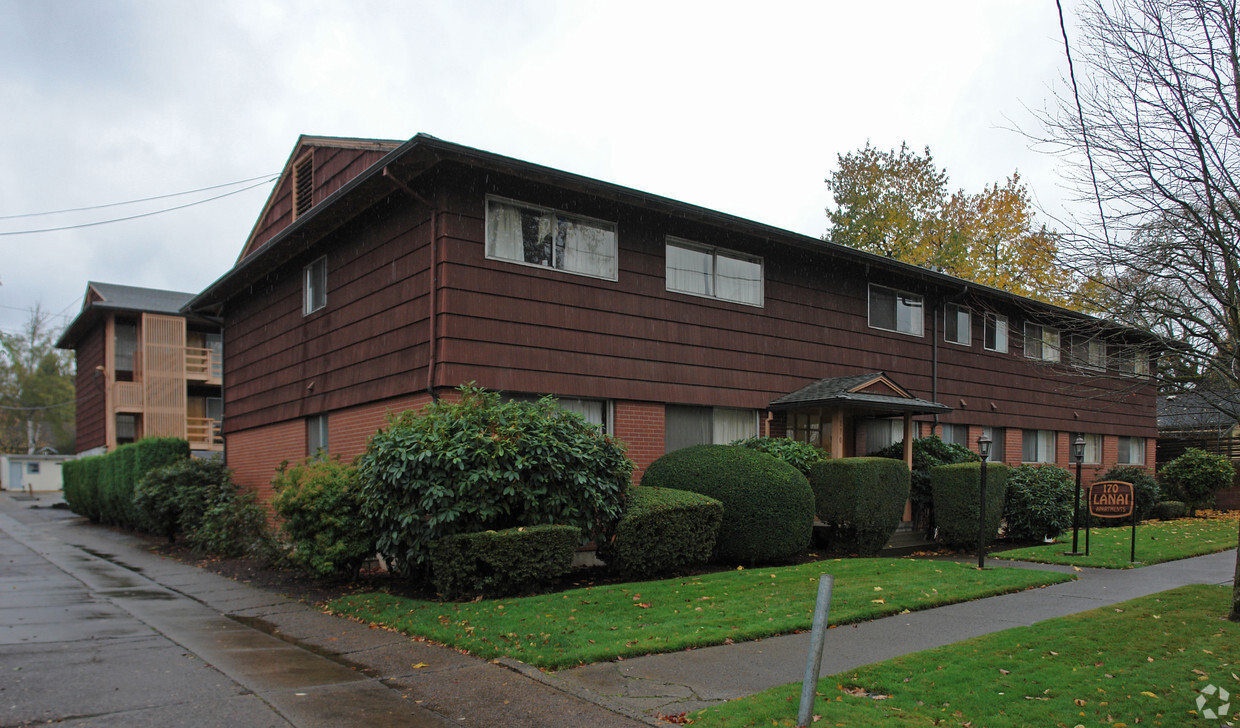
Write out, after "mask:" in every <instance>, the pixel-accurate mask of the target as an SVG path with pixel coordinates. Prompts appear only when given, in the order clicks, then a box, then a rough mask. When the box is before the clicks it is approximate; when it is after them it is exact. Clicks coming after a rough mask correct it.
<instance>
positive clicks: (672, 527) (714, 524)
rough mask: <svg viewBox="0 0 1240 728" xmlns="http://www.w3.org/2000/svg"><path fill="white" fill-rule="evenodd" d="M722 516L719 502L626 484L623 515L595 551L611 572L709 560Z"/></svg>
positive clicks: (654, 570)
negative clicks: (626, 492) (626, 498)
mask: <svg viewBox="0 0 1240 728" xmlns="http://www.w3.org/2000/svg"><path fill="white" fill-rule="evenodd" d="M722 521H723V504H722V503H720V502H719V501H717V500H715V499H714V498H711V497H709V496H705V495H702V494H700V493H690V492H689V491H687V490H673V489H671V488H647V487H645V486H641V485H635V486H633V487H631V488H629V495H628V502H627V503H625V505H624V515H623V516H621V517H620V521H619V522H618V523H617V524H616V529H615V533H614V534H613V535H612V537H611V538H610V539H607V540H606V541H604V542H603V543H601V544H599V547H598V557H599V558H600V559H602V560H603V561H605V562H606V563H607V566H608V568H610V569H612V570H613V571H615V572H616V573H619V574H622V575H624V576H631V577H644V576H653V575H655V574H661V573H665V572H669V571H675V570H677V569H683V568H686V567H690V566H697V565H699V564H704V563H706V562H707V561H710V556H711V554H712V553H713V552H714V549H715V540H716V539H717V538H718V536H719V525H720V524H721V523H722Z"/></svg>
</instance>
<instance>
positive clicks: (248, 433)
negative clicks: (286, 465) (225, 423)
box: [224, 420, 306, 502]
mask: <svg viewBox="0 0 1240 728" xmlns="http://www.w3.org/2000/svg"><path fill="white" fill-rule="evenodd" d="M224 447H225V450H224V451H225V453H226V454H227V458H228V459H227V462H228V467H229V468H232V471H233V479H234V480H235V481H236V483H237V484H238V485H240V486H241V487H242V488H244V489H246V490H252V491H254V492H256V493H258V497H259V498H260V499H261V500H263V501H264V502H266V501H269V500H271V498H272V496H273V495H274V493H272V490H271V478H272V476H273V475H275V473H276V469H277V468H279V467H280V463H281V462H283V461H285V460H288V461H290V462H292V461H297V460H300V459H302V458H304V457H305V456H306V423H305V420H289V421H286V422H280V423H277V424H274V425H267V426H266V427H256V428H254V429H251V430H243V431H241V432H233V433H229V434H228V435H227V436H226V437H225V443H224Z"/></svg>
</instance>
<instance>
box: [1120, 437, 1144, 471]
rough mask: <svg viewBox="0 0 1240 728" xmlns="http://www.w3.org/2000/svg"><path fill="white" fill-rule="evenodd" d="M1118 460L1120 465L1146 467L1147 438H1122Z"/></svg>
mask: <svg viewBox="0 0 1240 728" xmlns="http://www.w3.org/2000/svg"><path fill="white" fill-rule="evenodd" d="M1116 460H1117V462H1118V463H1119V464H1120V465H1145V438H1144V437H1120V438H1119V457H1118V458H1116Z"/></svg>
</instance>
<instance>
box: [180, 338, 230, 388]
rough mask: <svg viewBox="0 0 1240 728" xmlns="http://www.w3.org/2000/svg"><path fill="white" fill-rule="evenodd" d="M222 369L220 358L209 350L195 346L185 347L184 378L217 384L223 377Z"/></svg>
mask: <svg viewBox="0 0 1240 728" xmlns="http://www.w3.org/2000/svg"><path fill="white" fill-rule="evenodd" d="M223 372H224V367H223V364H222V362H221V361H220V357H219V356H218V355H217V354H216V353H215V352H214V351H212V350H211V349H202V348H199V347H196V346H187V347H185V378H186V379H193V380H195V381H200V382H207V383H208V384H218V383H219V382H220V379H221V378H222V377H223Z"/></svg>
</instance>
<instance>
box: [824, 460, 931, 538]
mask: <svg viewBox="0 0 1240 728" xmlns="http://www.w3.org/2000/svg"><path fill="white" fill-rule="evenodd" d="M909 483H910V477H909V469H908V466H906V465H905V464H904V462H903V461H900V460H892V459H890V458H878V457H872V458H838V459H835V460H823V461H821V462H818V463H816V464H815V465H814V466H813V468H811V469H810V474H809V484H810V487H812V488H813V490H814V503H815V510H816V512H817V515H818V520H820V521H822V522H823V523H824V524H826V526H827V533H828V534H829V535H828V538H829V545H830V547H831V548H832V549H834V550H837V551H847V552H849V553H857V554H861V555H863V556H868V555H872V554H876V553H878V552H879V551H880V550H881V549H882V548H883V546H885V545H886V544H887V542H888V541H890V540H891V534H893V533H895V530H896V528H897V527H898V526H899V525H900V517H901V516H902V515H903V514H904V506H905V503H906V502H907V501H908V497H909Z"/></svg>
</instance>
